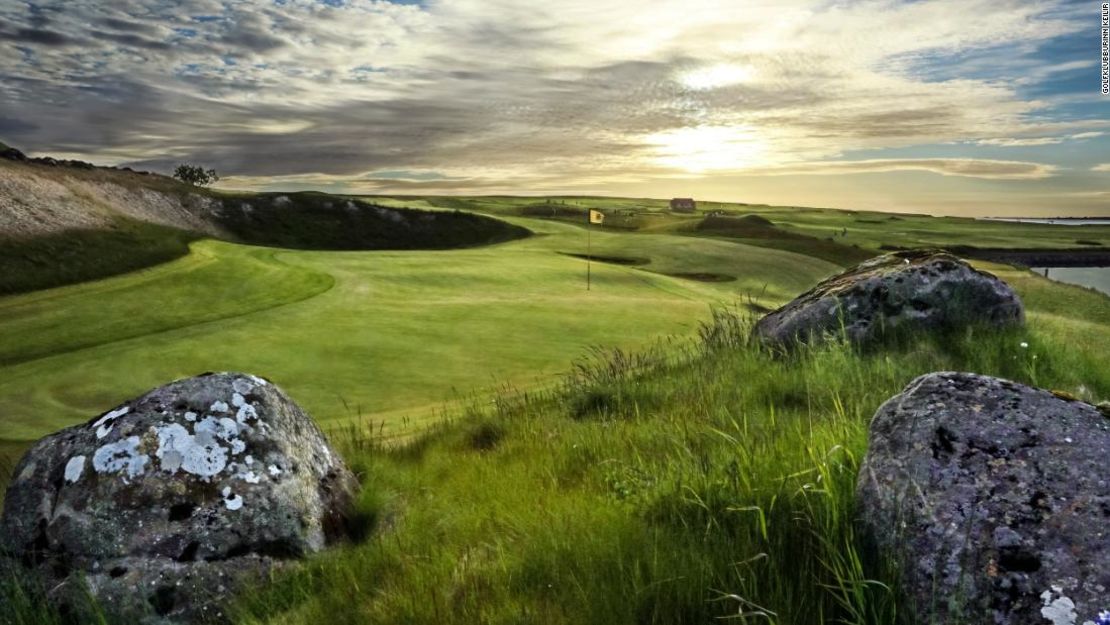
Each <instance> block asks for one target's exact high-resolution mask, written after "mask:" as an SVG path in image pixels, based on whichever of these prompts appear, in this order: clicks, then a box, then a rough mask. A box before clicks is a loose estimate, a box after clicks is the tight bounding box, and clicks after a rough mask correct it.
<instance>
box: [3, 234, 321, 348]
mask: <svg viewBox="0 0 1110 625" xmlns="http://www.w3.org/2000/svg"><path fill="white" fill-rule="evenodd" d="M192 248H193V249H192V252H191V253H190V255H189V256H187V257H186V258H184V259H181V260H179V261H174V262H172V263H169V264H168V265H166V266H165V267H163V268H159V270H156V271H148V272H136V273H134V274H127V275H125V276H121V277H116V278H109V279H104V280H99V281H96V282H93V283H89V284H88V285H87V288H81V287H82V286H86V285H81V286H70V287H63V288H61V289H56V290H57V291H62V292H61V293H51V292H49V291H48V292H46V293H47V294H46V295H45V296H42V295H40V294H37V293H36V294H31V295H27V296H15V297H11V298H6V299H5V300H0V314H2V315H3V317H4V322H3V325H2V326H0V328H2V330H0V339H2V340H0V364H16V363H19V362H25V361H28V360H33V359H36V358H43V357H47V356H51V355H55V354H59V353H65V352H70V351H74V350H78V349H86V348H89V347H94V346H96V345H103V344H105V343H111V342H114V341H120V340H125V339H129V338H136V337H142V336H147V335H150V334H155V333H159V332H167V331H171V330H174V329H178V328H183V327H188V326H193V325H197V324H203V323H210V322H212V321H217V320H220V319H228V318H232V317H238V316H242V315H249V314H252V313H255V312H258V311H260V310H266V309H270V308H275V307H278V306H284V305H286V304H290V303H293V302H298V301H302V300H304V299H307V298H310V297H314V296H316V295H319V294H320V293H323V292H325V291H327V290H328V289H330V288H331V287H332V286H333V285H334V280H333V279H332V277H331V276H330V275H329V274H327V273H324V272H318V271H310V270H306V269H305V268H303V267H296V266H293V265H289V264H286V263H284V262H281V261H280V260H278V259H276V258H275V254H276V252H277V251H278V250H275V249H270V248H254V247H246V246H239V245H231V244H227V243H221V242H217V241H201V242H197V243H194V244H193V246H192Z"/></svg>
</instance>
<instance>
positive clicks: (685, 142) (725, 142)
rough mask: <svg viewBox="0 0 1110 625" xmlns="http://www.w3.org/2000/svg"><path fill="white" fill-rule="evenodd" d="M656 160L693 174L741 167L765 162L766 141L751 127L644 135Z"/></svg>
mask: <svg viewBox="0 0 1110 625" xmlns="http://www.w3.org/2000/svg"><path fill="white" fill-rule="evenodd" d="M645 142H646V143H647V144H648V145H649V146H651V147H652V148H654V150H653V151H654V153H655V158H654V161H655V162H656V163H657V164H659V165H662V166H665V167H671V168H676V169H682V170H684V171H687V172H691V173H700V172H705V171H725V170H741V169H746V168H749V167H752V166H754V165H760V164H763V162H762V160H763V157H764V155H765V154H766V152H767V145H766V142H765V141H763V140H762V139H760V138H759V137H758V135H757V134H756V133H755V131H754V130H753V129H752V128H751V127H748V126H696V127H691V128H677V129H675V130H666V131H663V132H657V133H654V134H651V135H648V136H647V137H645Z"/></svg>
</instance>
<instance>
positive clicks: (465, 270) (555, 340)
mask: <svg viewBox="0 0 1110 625" xmlns="http://www.w3.org/2000/svg"><path fill="white" fill-rule="evenodd" d="M514 221H518V222H519V223H527V224H528V225H529V226H530V227H533V228H534V229H535V230H536V231H537V232H538V233H539V234H540V236H536V237H533V238H531V239H527V240H523V241H518V242H512V243H506V244H502V245H498V246H492V247H485V248H472V249H466V250H455V251H436V252H342V253H337V252H309V251H291V250H277V249H273V248H258V247H248V246H241V245H234V244H230V243H223V242H216V241H211V240H207V241H200V242H196V243H193V244H192V252H191V253H190V254H189V255H188V256H187V257H185V258H183V259H180V260H178V261H175V262H173V263H169V264H166V265H161V266H158V267H155V268H153V269H149V270H145V271H141V272H135V273H131V274H128V275H125V276H119V277H115V278H110V279H106V280H101V281H98V282H91V283H85V284H81V285H74V286H69V287H63V288H60V289H53V290H47V291H40V292H36V293H31V294H27V295H22V296H15V297H8V298H3V299H0V414H3V415H4V417H3V421H4V426H5V428H4V435H3V438H4V439H7V440H9V441H26V440H33V439H34V438H37V437H39V436H42V435H43V434H46V433H48V432H50V431H53V430H55V429H57V428H59V427H61V426H64V425H69V424H72V423H75V422H78V421H80V420H83V419H88V418H90V417H92V416H94V415H96V414H98V413H99V412H101V411H103V410H104V409H106V408H107V407H110V406H112V405H115V404H116V403H117V402H119V401H122V400H124V399H127V398H128V397H131V396H134V395H135V394H137V393H139V392H142V391H143V390H146V389H148V388H151V387H154V386H158V385H160V384H162V383H164V382H166V381H167V380H171V379H175V378H179V377H183V376H189V375H195V374H197V373H200V372H203V371H208V370H225V369H232V370H247V371H252V372H257V373H259V374H262V375H266V376H268V377H271V378H272V379H273V380H274V381H276V382H278V383H279V384H281V385H282V386H284V387H285V388H287V389H288V390H289V391H290V392H291V393H292V394H293V395H294V396H295V397H297V399H298V401H300V402H301V403H302V404H303V405H304V406H306V407H307V408H308V409H309V411H310V412H311V413H312V414H313V415H314V416H316V418H317V419H319V420H321V421H323V422H333V421H337V420H343V419H350V418H356V417H359V416H361V417H362V418H365V419H372V420H381V419H385V420H386V421H387V426H386V427H387V429H393V428H396V427H398V426H400V425H402V424H403V423H404V422H405V418H406V417H413V418H417V419H421V418H426V417H428V416H431V414H432V412H433V410H434V409H435V408H438V407H440V406H441V405H442V404H443V403H444V402H446V401H449V400H452V399H454V398H457V397H461V396H465V395H467V394H469V393H471V392H472V391H475V390H478V389H488V388H489V387H492V386H494V385H497V384H503V383H512V384H517V385H521V386H535V385H542V384H547V383H550V381H551V380H552V379H553V377H552V376H553V375H554V374H556V373H558V372H561V371H563V370H565V369H566V368H567V367H568V366H569V364H570V362H571V361H572V360H573V359H574V358H576V357H577V356H579V355H581V354H582V352H583V350H584V349H585V348H586V347H587V346H589V345H593V344H606V345H620V346H624V347H634V346H642V345H644V344H646V343H648V342H650V341H651V340H653V339H654V337H657V336H659V335H666V334H689V333H691V332H692V331H693V330H694V328H695V327H696V324H697V323H698V322H699V321H700V320H702V319H705V318H706V317H707V315H708V311H709V305H710V304H711V303H714V302H723V301H733V300H735V299H737V298H738V297H740V294H742V293H745V292H754V293H758V294H761V295H762V297H763V299H764V301H765V302H768V303H770V302H774V301H780V300H783V299H786V298H788V297H790V296H791V294H793V293H795V292H797V291H799V290H801V289H803V288H805V287H806V286H807V285H809V284H811V283H812V282H813V281H815V280H817V279H819V278H820V277H822V276H824V275H827V274H829V273H831V272H833V271H835V270H836V266H834V265H832V264H829V263H826V262H823V261H819V260H815V259H810V258H807V257H803V256H799V255H794V254H787V253H780V252H767V251H766V250H760V249H757V248H750V247H747V246H743V245H737V244H734V243H727V242H699V241H697V240H695V239H677V240H675V239H674V238H673V237H662V236H658V237H656V236H650V235H645V236H628V235H622V234H610V233H604V232H595V233H594V237H593V242H594V248H595V252H598V253H601V252H602V251H604V252H607V253H611V254H614V255H632V256H640V257H645V258H649V259H650V260H651V262H650V264H648V265H646V266H644V267H642V268H634V267H621V266H617V265H611V264H604V263H594V265H593V285H594V288H593V290H592V291H591V292H590V293H588V294H587V293H586V292H585V284H584V281H585V262H584V261H582V260H579V259H576V258H573V257H569V256H566V255H563V254H559V253H558V252H584V251H585V243H586V241H585V239H586V233H585V231H584V230H583V229H582V228H580V227H577V226H571V225H567V224H561V223H548V222H542V221H534V220H514ZM700 271H716V272H724V273H729V274H731V275H734V276H736V277H737V280H735V281H733V282H728V283H720V284H713V283H704V282H699V281H695V280H689V279H683V278H674V277H670V276H667V275H662V273H683V272H700ZM658 272H662V273H658Z"/></svg>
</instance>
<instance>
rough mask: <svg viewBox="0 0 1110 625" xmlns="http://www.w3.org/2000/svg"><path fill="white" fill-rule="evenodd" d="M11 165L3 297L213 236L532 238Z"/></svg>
mask: <svg viewBox="0 0 1110 625" xmlns="http://www.w3.org/2000/svg"><path fill="white" fill-rule="evenodd" d="M12 152H15V154H16V155H17V156H12V155H11V154H9V157H8V158H0V276H2V278H0V294H3V293H20V292H26V291H31V290H35V289H41V288H46V287H50V286H58V285H62V284H71V283H75V282H80V281H83V280H91V279H96V278H102V277H105V276H109V275H115V274H119V273H125V272H128V271H132V270H135V269H139V268H143V267H149V266H151V265H154V264H157V263H161V262H166V261H168V260H172V259H174V258H179V257H181V256H184V255H185V254H186V253H188V246H189V243H190V242H192V241H195V240H197V239H200V238H204V237H211V238H217V239H222V240H227V241H239V242H245V243H253V244H258V245H272V246H280V247H290V248H301V249H340V250H357V249H447V248H453V247H468V246H473V245H487V244H491V243H498V242H502V241H508V240H511V239H515V238H520V237H524V236H528V234H529V233H528V231H527V230H526V229H524V228H520V227H517V226H512V225H509V224H506V223H504V222H502V221H499V220H496V219H491V218H488V217H483V216H479V215H474V214H470V213H461V212H442V211H419V210H412V209H403V208H387V207H382V206H376V205H372V204H368V203H366V202H364V201H361V200H357V199H347V198H335V197H329V196H325V195H322V194H315V193H294V194H277V193H273V194H242V193H236V194H227V193H221V192H218V191H214V190H209V189H203V188H198V187H192V186H188V185H184V184H181V183H179V182H177V181H175V180H173V179H170V178H166V177H164V176H159V175H156V174H149V173H144V172H134V171H130V170H126V169H117V168H105V167H95V166H92V165H90V164H88V163H80V162H77V161H57V160H54V159H27V158H26V157H23V156H22V154H21V153H19V152H18V151H12Z"/></svg>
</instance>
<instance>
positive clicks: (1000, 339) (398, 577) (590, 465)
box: [239, 315, 1110, 625]
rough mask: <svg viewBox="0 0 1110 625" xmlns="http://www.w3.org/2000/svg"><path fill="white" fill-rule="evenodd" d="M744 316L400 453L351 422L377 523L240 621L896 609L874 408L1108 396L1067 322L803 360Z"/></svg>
mask: <svg viewBox="0 0 1110 625" xmlns="http://www.w3.org/2000/svg"><path fill="white" fill-rule="evenodd" d="M747 327H748V326H747V323H746V322H745V321H743V320H739V319H737V318H736V317H733V316H728V315H723V316H720V317H718V319H717V320H716V321H715V323H712V324H710V325H708V326H706V327H705V329H704V330H703V332H702V339H701V341H700V342H697V343H691V344H688V345H686V346H685V347H681V348H680V347H677V346H675V345H671V346H663V347H660V348H659V349H658V350H656V351H649V352H645V353H640V354H638V355H629V354H627V353H624V352H620V351H613V352H599V353H598V354H597V356H596V358H594V359H591V360H589V361H587V362H584V363H583V364H582V365H581V366H580V367H579V368H578V370H577V371H576V372H575V373H574V374H572V375H571V376H569V377H568V378H567V380H566V383H565V385H564V386H563V387H562V388H561V389H559V390H558V391H556V392H552V393H548V394H539V395H524V394H519V393H513V392H511V391H507V392H504V393H502V394H500V395H499V396H497V397H496V399H495V401H494V404H493V405H492V406H487V405H483V406H480V407H479V406H475V407H473V408H472V409H471V410H470V411H469V412H468V413H466V414H464V415H461V416H460V417H459V418H458V419H457V420H456V421H454V422H452V423H449V424H445V425H443V426H442V427H440V428H438V429H436V430H434V431H432V432H430V433H428V434H426V435H425V436H423V437H421V438H419V439H418V440H416V441H413V442H412V443H410V444H409V445H407V446H404V447H401V448H384V447H379V446H376V445H375V444H374V442H373V440H370V439H367V437H366V436H364V435H359V434H358V433H357V432H356V431H353V430H350V431H347V432H346V433H337V434H336V435H335V438H336V440H337V441H338V442H339V444H340V445H342V446H343V447H344V448H345V449H346V454H347V456H348V457H349V458H351V459H352V463H353V464H354V465H355V466H356V467H357V469H358V470H359V472H360V474H361V475H362V476H363V479H364V483H365V484H366V488H367V494H366V495H365V496H364V505H365V506H366V507H367V508H368V509H369V510H370V511H371V513H370V514H368V515H367V516H368V518H373V519H375V523H376V531H375V533H374V534H373V536H372V537H371V538H370V539H369V540H367V541H366V542H365V543H363V544H361V545H357V546H352V547H346V548H342V549H339V550H337V551H335V552H332V553H328V554H326V555H322V556H320V557H318V558H316V559H315V560H314V563H313V564H312V565H310V566H309V567H306V569H304V570H303V571H302V572H300V573H298V574H293V575H289V576H281V577H279V578H277V579H275V581H274V584H273V586H272V587H270V588H268V589H264V590H262V591H260V592H257V593H250V594H249V596H247V597H245V598H244V600H243V602H242V603H241V605H240V612H239V618H240V620H241V621H242V622H248V623H270V622H280V623H312V622H315V621H319V620H321V619H327V620H328V621H329V622H337V623H509V622H530V623H606V624H610V623H612V624H618V623H708V622H713V621H714V620H715V619H717V618H725V617H743V618H750V619H755V620H756V622H770V623H783V624H787V623H789V624H814V625H816V624H821V623H831V622H844V623H894V622H895V617H896V614H897V610H898V606H897V604H896V603H895V601H894V599H893V597H894V596H893V594H892V593H891V591H890V589H891V588H892V587H893V586H894V585H895V584H896V583H897V580H896V579H894V578H893V577H892V576H891V570H892V569H891V567H889V565H888V564H889V563H887V562H885V561H884V559H883V558H882V557H880V556H878V555H877V554H873V553H868V552H867V551H866V550H864V549H863V548H862V547H861V546H860V543H859V541H858V540H857V536H856V534H855V528H854V524H853V519H854V515H855V510H854V488H855V481H856V473H857V467H858V464H859V461H860V459H861V458H862V455H863V454H864V452H865V450H866V427H867V422H868V419H869V418H870V416H871V415H872V414H873V413H874V411H875V409H876V408H877V407H878V406H879V404H880V403H881V402H882V401H884V400H885V399H887V398H888V397H890V396H891V395H893V394H894V393H896V392H898V391H900V390H901V389H902V387H903V386H904V385H905V384H906V383H907V382H908V381H909V380H911V379H912V378H913V377H915V376H916V375H918V374H921V373H925V372H929V371H934V370H973V371H979V372H984V373H990V374H994V375H1000V376H1003V377H1007V378H1010V379H1015V380H1020V381H1024V382H1027V383H1032V384H1038V385H1042V386H1047V387H1049V388H1059V389H1068V390H1069V391H1070V392H1075V393H1079V394H1081V395H1082V396H1084V397H1085V398H1087V399H1096V398H1104V397H1107V396H1108V394H1110V372H1108V371H1106V369H1105V368H1104V367H1101V366H1100V365H1099V364H1098V363H1099V360H1098V354H1096V353H1093V352H1087V351H1084V350H1076V349H1074V348H1071V347H1069V345H1068V344H1067V342H1066V340H1065V339H1064V337H1065V336H1066V334H1061V333H1060V332H1059V331H1058V328H1054V327H1053V325H1052V324H1051V323H1039V322H1036V321H1035V322H1034V323H1033V324H1032V327H1031V329H1029V330H1022V331H1013V332H1004V333H998V332H995V331H992V330H990V329H986V328H982V329H976V330H969V331H967V332H961V333H957V334H954V335H949V336H942V337H920V338H919V339H917V340H907V341H906V342H905V343H903V344H900V345H896V346H892V347H891V348H889V349H887V350H883V351H874V352H869V353H861V352H857V351H855V350H853V349H850V348H848V347H845V346H843V345H841V346H833V347H830V348H822V349H813V350H810V351H808V352H806V353H803V354H800V355H798V356H796V357H793V358H790V359H781V358H775V357H773V356H771V355H769V354H767V353H766V352H764V351H762V350H760V349H757V348H753V347H750V346H748V345H747V344H746V343H745V342H744V337H745V335H746V333H747ZM1022 342H1028V343H1029V344H1030V347H1028V348H1023V347H1021V343H1022ZM903 616H912V615H903Z"/></svg>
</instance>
